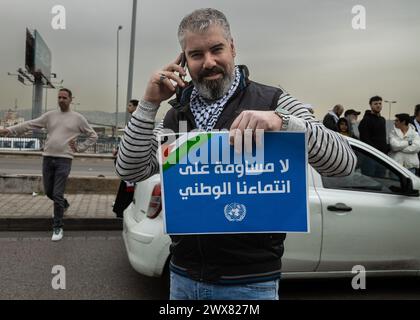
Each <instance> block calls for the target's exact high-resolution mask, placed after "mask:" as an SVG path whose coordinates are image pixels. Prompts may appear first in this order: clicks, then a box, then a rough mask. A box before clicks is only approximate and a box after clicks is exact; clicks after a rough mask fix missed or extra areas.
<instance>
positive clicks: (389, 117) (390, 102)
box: [384, 100, 397, 120]
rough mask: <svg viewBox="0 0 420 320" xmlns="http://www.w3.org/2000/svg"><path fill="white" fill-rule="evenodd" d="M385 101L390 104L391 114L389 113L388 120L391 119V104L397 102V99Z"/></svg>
mask: <svg viewBox="0 0 420 320" xmlns="http://www.w3.org/2000/svg"><path fill="white" fill-rule="evenodd" d="M384 102H385V103H388V104H389V115H388V120H391V105H392V104H393V103H397V101H388V100H384Z"/></svg>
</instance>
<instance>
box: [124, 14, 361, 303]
mask: <svg viewBox="0 0 420 320" xmlns="http://www.w3.org/2000/svg"><path fill="white" fill-rule="evenodd" d="M178 39H179V42H180V45H181V48H182V51H183V52H182V54H180V55H179V56H178V58H177V59H176V60H175V61H174V62H173V63H171V64H169V65H167V66H166V67H165V68H163V69H162V70H160V71H158V72H156V73H154V74H153V75H152V76H151V78H150V81H149V83H148V85H147V88H146V91H145V93H144V96H143V99H142V100H141V101H140V104H139V107H138V109H137V111H136V112H134V113H133V116H132V118H131V120H130V122H129V123H128V125H127V128H126V131H125V134H124V137H123V140H122V143H121V146H120V149H119V151H118V157H117V162H116V170H117V173H118V175H119V176H120V177H121V178H122V179H123V180H126V181H141V180H145V179H147V178H148V177H150V176H152V175H153V174H156V173H157V172H159V161H158V158H157V149H158V135H159V134H161V133H162V132H163V131H165V132H168V131H170V132H173V133H178V132H190V131H191V130H193V129H201V130H203V131H206V132H209V131H214V130H220V129H229V130H230V142H231V143H232V144H234V147H235V150H236V152H240V151H241V149H242V137H243V133H244V131H245V130H246V129H249V131H251V132H253V133H255V132H256V131H257V130H264V131H290V132H296V131H297V132H306V135H307V137H308V139H307V146H306V147H307V148H306V149H307V150H308V154H307V155H306V156H307V158H308V161H309V163H310V164H311V165H312V166H313V167H314V168H315V169H317V170H318V171H319V172H320V173H321V174H324V175H329V176H333V175H341V176H345V175H348V174H350V173H351V172H352V171H353V170H354V167H355V165H356V157H355V155H354V153H353V151H352V150H351V147H350V146H349V144H348V143H347V142H346V141H345V140H344V139H343V138H342V137H341V136H339V135H338V134H337V133H335V132H332V131H330V130H326V128H325V127H324V126H323V125H322V124H320V123H319V122H318V121H316V120H315V118H314V117H313V115H312V114H311V113H310V112H309V111H308V110H307V109H306V108H305V107H304V106H303V105H302V104H301V103H300V102H298V101H297V100H296V99H294V98H293V97H291V96H290V95H288V94H287V93H285V92H283V91H282V90H280V89H278V88H274V87H270V86H266V85H262V84H259V83H256V82H253V81H250V80H249V78H248V69H247V68H246V67H245V66H235V62H234V60H235V56H236V50H235V46H234V43H233V39H232V37H231V33H230V26H229V23H228V21H227V19H226V17H225V15H224V14H223V13H222V12H220V11H218V10H215V9H199V10H196V11H194V12H192V13H191V14H189V15H187V16H186V17H185V18H184V19H183V20H182V21H181V23H180V26H179V29H178ZM184 61H185V62H186V65H187V67H188V71H189V74H190V76H191V79H192V83H191V84H186V83H185V82H184V80H183V77H184V76H185V75H186V71H185V70H184V68H183V64H184ZM175 93H176V96H177V98H176V99H175V100H172V101H171V104H172V105H173V107H174V108H172V109H171V110H170V111H168V113H167V114H166V116H165V119H164V120H163V122H162V123H161V124H160V125H159V126H158V127H157V128H154V120H155V117H156V113H157V110H158V108H159V106H160V104H161V103H162V102H163V101H165V100H167V99H169V98H170V97H172V96H173V95H174V94H175ZM247 131H248V130H247ZM249 131H248V132H249ZM238 142H240V143H238ZM277 147H278V148H279V149H281V148H282V147H283V146H281V145H278V146H277ZM293 147H294V148H299V147H295V146H293ZM245 149H246V150H248V151H249V149H250V146H249V144H246V145H245ZM279 160H283V161H286V159H278V161H279ZM278 161H277V164H278ZM193 169H194V168H193ZM201 169H202V168H201ZM201 169H200V170H201ZM213 169H214V173H216V168H215V167H214V168H213ZM269 169H270V168H268V167H267V168H265V170H269ZM182 170H185V171H183V172H187V169H186V168H183V169H182ZM188 170H192V169H188ZM217 170H218V171H219V172H222V170H227V169H226V168H219V169H217ZM271 185H272V187H271V188H272V190H275V189H276V188H280V185H281V187H282V188H283V183H281V182H280V181H279V182H278V183H276V182H272V184H271ZM284 185H285V187H284V188H285V190H287V184H284ZM225 186H226V188H225V189H224V190H223V191H226V193H228V190H229V188H228V187H229V186H228V185H227V184H226V185H225ZM231 187H233V185H231ZM239 187H240V190H241V192H244V190H245V187H244V186H243V185H240V186H239ZM253 187H255V189H251V188H253ZM198 188H201V191H202V192H204V191H206V190H208V189H207V185H204V184H203V185H201V184H198V185H197V190H198ZM264 188H267V189H266V190H269V188H268V187H266V185H264V186H260V187H259V189H258V183H257V184H255V185H252V186H249V187H247V189H246V190H247V192H248V193H249V192H250V190H252V191H253V190H265V189H264ZM203 190H204V191H203ZM213 190H215V189H213ZM220 190H221V189H220ZM238 190H239V188H238ZM231 191H232V189H231ZM180 192H182V194H183V195H185V196H184V198H185V197H186V198H188V196H189V195H192V194H193V193H195V186H194V192H193V191H192V189H187V188H185V189H183V190H182V191H180ZM217 192H220V193H221V192H222V191H217ZM214 193H216V192H214ZM196 194H197V193H196ZM207 201H211V200H209V199H208V200H207ZM213 201H218V200H216V199H214V200H213ZM243 211H244V208H243V207H241V206H240V205H239V206H238V205H234V204H233V205H232V206H230V207H227V209H226V212H227V216H230V217H234V216H241V215H243ZM263 213H264V211H263V209H262V210H261V215H263ZM292 214H293V213H292ZM183 223H184V224H188V223H189V221H183ZM171 238H172V245H171V254H172V259H171V263H170V270H171V291H170V297H171V299H220V300H223V299H258V300H266V299H278V286H279V279H280V275H281V257H282V255H283V251H284V247H283V242H284V239H285V234H284V233H229V234H223V233H221V234H220V233H219V234H195V235H192V234H189V235H185V234H184V235H180V234H177V235H172V236H171Z"/></svg>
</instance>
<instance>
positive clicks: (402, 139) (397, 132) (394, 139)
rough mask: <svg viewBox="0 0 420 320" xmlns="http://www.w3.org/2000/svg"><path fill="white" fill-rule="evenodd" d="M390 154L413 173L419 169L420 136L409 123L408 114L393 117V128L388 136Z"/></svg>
mask: <svg viewBox="0 0 420 320" xmlns="http://www.w3.org/2000/svg"><path fill="white" fill-rule="evenodd" d="M389 143H390V146H391V152H390V153H389V156H390V157H391V158H392V159H394V160H395V161H397V162H398V163H399V164H401V165H402V166H404V167H405V168H407V169H408V170H410V171H411V172H413V173H414V174H415V173H416V170H417V169H418V168H419V158H418V155H417V154H418V153H419V152H420V136H419V135H418V134H417V132H416V129H415V128H414V126H413V125H412V124H411V123H410V116H409V114H408V113H399V114H396V115H395V121H394V128H393V129H392V130H391V132H390V134H389Z"/></svg>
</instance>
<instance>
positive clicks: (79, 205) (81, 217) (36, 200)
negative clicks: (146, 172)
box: [0, 194, 122, 231]
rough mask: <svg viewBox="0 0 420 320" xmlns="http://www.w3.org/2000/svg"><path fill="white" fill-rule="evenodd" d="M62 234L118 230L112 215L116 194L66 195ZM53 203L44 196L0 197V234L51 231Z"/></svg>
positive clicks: (16, 195) (117, 224) (119, 227)
mask: <svg viewBox="0 0 420 320" xmlns="http://www.w3.org/2000/svg"><path fill="white" fill-rule="evenodd" d="M65 197H66V199H67V200H68V202H69V203H70V208H69V209H68V210H67V211H66V213H65V214H64V229H65V230H121V229H122V220H120V219H116V218H115V214H114V212H112V204H113V202H114V200H115V194H66V195H65ZM52 214H53V202H52V201H51V200H50V199H48V198H47V196H44V195H36V196H32V195H30V194H0V231H41V230H51V229H52Z"/></svg>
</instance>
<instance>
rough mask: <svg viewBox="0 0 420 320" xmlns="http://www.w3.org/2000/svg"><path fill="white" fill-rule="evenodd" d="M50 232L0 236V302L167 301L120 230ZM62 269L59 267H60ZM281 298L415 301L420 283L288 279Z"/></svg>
mask: <svg viewBox="0 0 420 320" xmlns="http://www.w3.org/2000/svg"><path fill="white" fill-rule="evenodd" d="M50 237H51V235H50V232H1V233H0V300H1V299H158V300H161V299H167V290H166V288H165V286H164V285H163V282H162V281H161V280H160V279H155V278H149V277H145V276H142V275H140V274H138V273H136V272H135V271H134V270H133V269H132V268H131V266H130V264H129V262H128V259H127V256H126V253H125V247H124V244H123V240H122V237H121V231H88V232H81V231H74V232H71V231H65V235H64V239H63V240H62V241H60V242H58V243H53V242H51V240H50ZM54 266H63V267H64V268H65V285H66V288H65V289H64V290H62V289H59V290H55V289H53V287H52V282H53V283H55V284H57V283H58V281H57V278H55V277H57V276H59V275H63V273H62V269H59V273H58V274H57V272H56V273H54V274H53V273H52V271H53V267H54ZM59 268H61V267H59ZM280 292H281V297H282V299H286V300H288V299H416V300H420V280H419V279H414V278H392V279H384V278H382V279H371V278H368V279H367V280H366V290H357V291H356V290H353V289H352V287H351V280H350V279H345V280H342V279H341V280H340V279H338V280H337V279H334V280H310V281H308V280H298V281H297V280H284V281H282V282H281V284H280Z"/></svg>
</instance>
